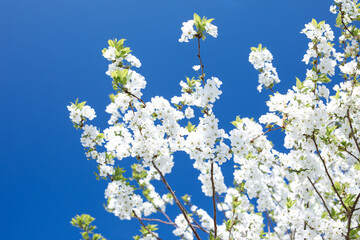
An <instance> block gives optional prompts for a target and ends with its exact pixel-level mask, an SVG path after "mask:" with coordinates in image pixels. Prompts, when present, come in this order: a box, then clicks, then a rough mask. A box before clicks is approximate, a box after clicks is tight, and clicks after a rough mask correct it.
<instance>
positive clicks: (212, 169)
mask: <svg viewBox="0 0 360 240" xmlns="http://www.w3.org/2000/svg"><path fill="white" fill-rule="evenodd" d="M211 185H212V202H213V210H214V229H215V233H214V238H215V239H216V237H217V224H216V202H215V194H216V192H215V183H214V162H212V163H211Z"/></svg>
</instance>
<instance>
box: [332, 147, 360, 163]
mask: <svg viewBox="0 0 360 240" xmlns="http://www.w3.org/2000/svg"><path fill="white" fill-rule="evenodd" d="M337 147H338V148H339V149H340V150H343V151H345V152H347V153H348V154H349V155H351V156H352V157H353V158H355V159H356V160H357V161H358V162H359V163H360V159H359V158H358V157H356V156H355V155H354V154H353V153H352V152H350V151H349V150H347V149H346V148H344V147H342V146H337Z"/></svg>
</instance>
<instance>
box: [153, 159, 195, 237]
mask: <svg viewBox="0 0 360 240" xmlns="http://www.w3.org/2000/svg"><path fill="white" fill-rule="evenodd" d="M151 163H152V165H153V166H154V168H155V169H156V171H157V172H158V173H159V174H160V176H161V179H162V181H163V182H164V184H165V185H166V187H167V189H168V190H169V192H170V193H171V195H172V196H173V198H174V200H175V203H176V205H178V207H179V209H180V211H181V212H182V214H183V215H184V218H185V220H186V222H187V223H188V225H189V227H190V228H191V230H192V231H193V233H194V235H195V237H196V238H197V239H198V240H201V238H200V236H199V234H198V233H197V232H196V230H195V228H194V227H193V225H192V224H191V222H190V219H189V217H188V216H187V211H186V209H185V208H184V206H183V205H182V204H181V202H180V201H179V199H178V198H177V197H176V195H175V193H174V191H173V190H172V189H171V187H170V186H169V184H168V182H167V181H166V179H165V177H164V175H163V174H162V172H161V171H160V169H159V168H158V167H157V166H156V164H155V163H154V161H152V162H151Z"/></svg>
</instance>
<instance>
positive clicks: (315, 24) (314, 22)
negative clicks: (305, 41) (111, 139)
mask: <svg viewBox="0 0 360 240" xmlns="http://www.w3.org/2000/svg"><path fill="white" fill-rule="evenodd" d="M311 23H312V25H313V26H314V27H317V26H318V24H317V21H316V20H315V19H312V20H311Z"/></svg>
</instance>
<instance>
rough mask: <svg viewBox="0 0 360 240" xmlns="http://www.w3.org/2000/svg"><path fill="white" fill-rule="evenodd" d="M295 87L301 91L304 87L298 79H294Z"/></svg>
mask: <svg viewBox="0 0 360 240" xmlns="http://www.w3.org/2000/svg"><path fill="white" fill-rule="evenodd" d="M296 87H297V88H298V89H299V90H301V89H302V88H304V85H303V84H302V82H301V81H300V79H298V78H297V77H296Z"/></svg>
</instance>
